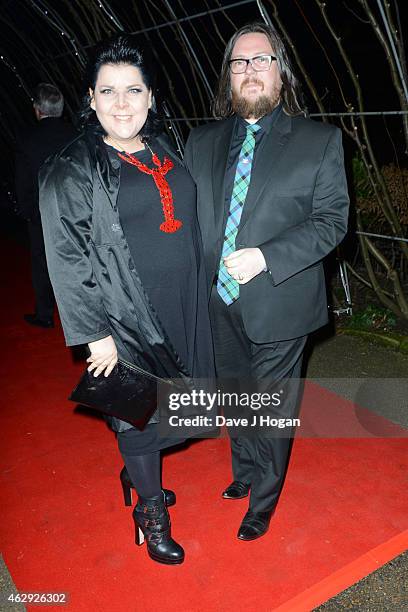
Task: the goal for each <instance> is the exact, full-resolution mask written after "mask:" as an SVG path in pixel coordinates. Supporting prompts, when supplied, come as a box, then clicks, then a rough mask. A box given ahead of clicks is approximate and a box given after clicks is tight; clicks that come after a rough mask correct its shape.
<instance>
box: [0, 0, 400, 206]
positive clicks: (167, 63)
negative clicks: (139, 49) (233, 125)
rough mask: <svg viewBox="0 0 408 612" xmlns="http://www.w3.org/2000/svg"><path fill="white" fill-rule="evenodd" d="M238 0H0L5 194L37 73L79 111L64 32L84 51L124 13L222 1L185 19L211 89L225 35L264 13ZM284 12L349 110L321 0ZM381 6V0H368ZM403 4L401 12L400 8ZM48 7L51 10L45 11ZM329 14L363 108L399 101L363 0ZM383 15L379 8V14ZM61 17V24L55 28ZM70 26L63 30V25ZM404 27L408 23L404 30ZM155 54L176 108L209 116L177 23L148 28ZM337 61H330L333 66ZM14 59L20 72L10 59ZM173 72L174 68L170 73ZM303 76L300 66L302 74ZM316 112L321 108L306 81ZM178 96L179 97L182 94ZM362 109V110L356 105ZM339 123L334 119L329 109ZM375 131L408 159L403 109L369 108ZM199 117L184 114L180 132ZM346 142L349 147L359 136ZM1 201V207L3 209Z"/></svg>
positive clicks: (325, 95)
mask: <svg viewBox="0 0 408 612" xmlns="http://www.w3.org/2000/svg"><path fill="white" fill-rule="evenodd" d="M233 4H235V3H234V2H232V1H231V0H223V1H222V2H218V1H217V0H195V1H194V2H192V1H191V2H181V1H180V0H171V1H170V2H167V3H166V2H165V1H161V0H157V1H156V2H154V3H153V2H150V1H146V0H133V1H132V0H120V1H119V0H110V1H109V2H107V1H105V0H104V1H103V7H104V8H106V9H107V10H108V11H111V13H112V15H113V16H114V19H111V18H110V17H109V16H108V15H107V14H106V12H104V10H103V8H101V7H100V6H99V3H98V2H97V1H96V0H95V1H93V0H76V1H70V0H58V2H46V1H45V0H33V1H31V0H3V2H1V11H0V28H1V43H0V54H1V55H2V61H0V78H1V83H2V87H1V93H0V113H1V114H0V120H1V126H2V128H1V133H0V155H1V168H2V177H1V184H2V191H3V195H2V202H3V206H9V202H5V196H4V191H5V187H7V188H10V186H11V185H12V176H13V143H14V139H15V136H16V134H18V133H19V131H20V130H24V127H25V126H27V125H28V124H30V123H32V122H34V116H33V112H32V103H31V100H30V95H31V92H32V90H33V88H34V87H35V85H36V84H37V83H38V82H40V81H51V82H54V83H55V84H56V85H57V86H59V87H60V88H61V89H62V91H63V93H64V95H65V97H66V116H67V118H70V119H73V118H74V116H75V111H76V109H77V106H78V101H79V97H80V94H81V73H82V67H81V65H80V63H79V62H78V59H77V57H76V56H75V54H74V50H73V48H72V45H71V44H70V43H69V41H68V40H67V38H69V37H72V38H73V39H74V40H75V45H76V48H77V49H78V51H79V52H80V53H83V54H84V56H85V54H86V53H87V52H88V51H89V49H90V47H91V46H92V45H93V44H94V43H95V42H96V40H98V39H99V38H104V37H106V36H108V35H109V32H111V33H114V32H117V31H118V28H117V27H115V26H114V25H112V24H113V23H114V20H115V19H117V20H118V21H119V22H120V23H122V25H123V26H124V28H125V30H127V31H138V30H141V29H144V28H152V27H154V26H155V25H157V24H162V23H165V22H166V21H170V20H171V19H172V18H173V16H174V15H173V16H172V15H171V12H170V10H169V5H170V9H171V10H173V11H174V14H175V15H176V17H177V18H185V17H186V16H187V15H194V14H198V13H201V12H205V11H207V10H210V9H217V8H219V7H225V9H226V10H225V13H224V12H216V13H214V14H212V15H207V16H202V17H199V18H197V19H194V20H192V21H184V22H183V23H182V28H183V31H184V33H185V34H186V35H187V37H188V40H189V42H190V44H191V45H192V47H193V49H194V52H195V53H196V55H197V57H198V59H199V61H200V63H201V64H202V66H203V69H204V71H205V74H206V77H207V79H208V82H209V84H210V85H211V87H212V88H213V89H214V88H215V84H216V80H217V74H218V71H219V68H220V65H221V59H222V54H223V48H224V44H223V42H222V40H221V36H222V37H223V38H224V39H225V40H228V38H229V37H230V36H231V35H232V33H233V32H234V30H235V28H236V27H240V26H241V25H243V24H245V23H246V22H248V21H253V20H256V19H258V20H261V15H260V12H259V9H258V6H257V3H256V2H247V3H245V4H241V5H240V6H235V7H234V6H232V8H229V9H227V8H226V7H228V6H231V5H233ZM406 4H407V3H406V2H403V1H402V0H400V1H399V2H398V1H396V0H391V6H392V8H393V10H394V15H395V18H396V21H398V19H397V17H398V13H399V18H400V21H401V23H402V24H403V23H404V22H405V21H406V19H405V18H406V13H407V11H406ZM263 5H264V8H265V10H266V11H267V13H268V15H269V16H270V18H271V19H272V21H274V18H273V6H272V3H269V2H268V1H264V2H263ZM275 5H276V8H277V10H278V13H279V18H280V19H281V21H282V23H283V24H284V26H285V28H286V29H287V31H288V33H289V35H290V37H291V39H292V41H293V43H294V44H295V47H296V49H297V51H298V53H299V55H300V57H301V59H302V61H303V64H304V66H305V69H306V71H307V72H308V74H309V75H310V77H311V78H312V80H313V82H314V84H315V87H316V90H317V92H318V94H319V96H320V98H321V99H322V102H323V104H324V107H325V110H326V111H327V112H336V111H339V112H344V111H345V110H346V109H345V105H344V103H343V101H342V98H341V95H340V89H339V85H338V82H340V83H341V87H342V88H343V91H344V93H345V96H346V99H347V101H350V102H353V103H354V106H355V108H356V106H357V105H356V103H355V93H354V89H353V86H352V83H351V80H350V78H349V75H348V74H347V70H346V69H345V66H344V63H343V61H342V59H341V57H340V55H339V52H338V50H337V49H336V46H335V44H334V42H333V39H332V37H331V35H330V33H329V32H328V30H327V27H326V25H325V24H324V22H323V19H322V16H321V13H320V10H319V8H318V6H317V4H316V2H315V0H277V1H276V2H275ZM371 6H372V8H373V9H375V8H376V2H375V1H374V0H371ZM397 9H398V11H397ZM45 10H48V14H47V15H45V14H44V11H45ZM326 10H327V14H328V16H329V18H330V20H331V22H332V25H333V27H334V28H335V30H336V32H337V33H338V35H339V36H341V38H342V41H343V44H344V47H345V49H346V51H347V53H348V55H349V57H350V59H351V61H352V64H353V67H354V69H355V71H356V72H357V73H358V75H359V80H360V83H361V86H362V89H363V96H364V104H365V110H366V111H385V110H398V109H399V108H400V106H399V102H398V98H397V96H396V94H395V90H394V88H393V85H392V82H391V78H390V72H389V67H388V65H387V62H386V59H385V55H384V52H383V50H382V48H381V46H380V45H379V43H378V41H377V39H376V37H375V35H374V33H373V30H372V27H371V25H370V24H369V23H366V22H364V15H363V12H362V9H361V6H360V3H359V2H358V1H357V0H344V1H343V0H328V1H327V2H326ZM376 17H377V18H378V19H379V20H380V16H379V14H378V13H376ZM58 26H60V27H58ZM61 26H62V27H63V28H64V30H65V32H66V35H64V36H61V30H62V27H61ZM403 34H405V32H404V33H403ZM141 36H147V37H148V40H149V42H150V43H151V45H152V46H153V48H154V49H155V51H156V53H157V61H158V64H159V65H160V70H161V75H160V79H159V83H160V89H161V95H162V97H163V98H164V99H165V100H167V102H168V106H169V110H170V112H171V113H172V115H173V116H176V117H180V116H184V117H204V116H209V115H210V110H209V108H210V95H209V93H208V91H206V89H205V87H204V85H203V83H202V81H201V80H200V77H199V75H198V73H197V71H193V70H192V67H191V63H190V62H189V60H188V59H187V57H186V51H185V47H184V46H182V44H181V41H180V35H179V33H178V31H177V28H175V27H174V26H171V27H170V26H165V27H163V28H160V29H159V30H154V29H152V30H150V31H148V32H147V33H146V34H141ZM330 64H331V65H330ZM10 65H11V66H15V72H14V71H13V70H12V69H11V68H10V67H9V66H10ZM166 75H167V76H166ZM299 76H300V77H301V76H302V75H301V74H299ZM304 91H305V94H306V96H305V97H306V100H307V106H308V109H309V112H311V113H313V112H316V111H317V110H318V109H317V108H316V105H315V103H314V101H313V99H312V97H311V95H310V93H309V92H308V90H307V88H306V87H304ZM175 100H177V102H175ZM356 110H357V109H356ZM330 121H334V122H335V123H337V124H338V125H340V123H339V120H338V119H337V118H330ZM367 121H368V125H369V129H370V136H371V138H372V141H373V145H374V147H375V149H376V153H377V157H378V160H379V162H380V164H382V163H387V162H393V161H394V162H396V161H397V157H398V161H399V163H400V164H401V165H403V166H406V155H405V154H404V146H403V139H402V129H401V128H402V122H401V118H400V117H390V116H387V117H374V118H372V117H370V118H368V119H367ZM196 124H197V122H196V121H189V122H179V123H178V125H180V126H181V130H182V133H183V136H185V135H186V134H187V132H188V129H189V128H190V127H192V126H194V125H196ZM344 140H345V148H346V151H347V153H348V155H351V154H352V151H353V144H352V142H347V140H350V139H348V138H347V137H345V139H344ZM3 206H2V208H3Z"/></svg>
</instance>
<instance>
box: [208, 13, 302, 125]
mask: <svg viewBox="0 0 408 612" xmlns="http://www.w3.org/2000/svg"><path fill="white" fill-rule="evenodd" d="M254 33H259V34H265V36H266V37H267V38H268V40H269V42H270V43H271V47H272V49H273V53H274V55H275V57H276V58H277V63H278V69H279V73H280V76H281V79H282V90H281V96H280V97H281V102H282V106H283V110H284V111H285V112H286V113H287V114H288V115H299V114H303V113H304V112H305V111H304V107H303V100H302V92H301V89H300V84H299V81H298V80H297V78H296V77H295V75H294V72H293V68H292V65H291V61H290V59H289V56H288V53H287V51H286V48H285V45H284V43H283V40H282V38H281V37H280V36H279V34H278V32H277V31H276V30H275V29H274V28H273V27H272V26H271V25H266V24H265V23H261V22H255V23H249V24H247V25H245V26H243V27H242V28H240V29H239V30H238V31H237V32H235V34H234V35H233V36H232V38H231V39H230V40H229V42H228V44H227V47H226V49H225V53H224V59H223V61H222V67H221V75H220V79H219V82H218V90H217V94H216V96H215V99H214V103H213V109H212V110H213V115H214V117H216V118H217V119H225V118H226V117H229V116H230V115H232V113H233V110H232V104H231V76H230V74H231V73H230V67H229V65H228V61H229V60H230V59H231V54H232V50H233V48H234V45H235V43H236V42H237V40H238V38H239V37H240V36H242V35H243V34H254Z"/></svg>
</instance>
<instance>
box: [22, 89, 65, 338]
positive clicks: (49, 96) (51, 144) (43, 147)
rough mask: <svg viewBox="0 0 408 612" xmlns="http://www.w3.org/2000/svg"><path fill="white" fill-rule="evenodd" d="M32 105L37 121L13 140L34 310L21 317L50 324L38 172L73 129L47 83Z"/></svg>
mask: <svg viewBox="0 0 408 612" xmlns="http://www.w3.org/2000/svg"><path fill="white" fill-rule="evenodd" d="M33 107H34V113H35V117H36V120H37V124H36V125H35V126H33V127H32V128H31V129H28V130H26V131H25V132H24V134H23V135H22V136H21V137H20V138H18V139H17V146H16V156H15V189H16V195H17V206H18V209H19V211H20V213H21V215H22V216H23V217H24V218H25V219H26V220H27V222H28V232H29V237H30V250H31V278H32V284H33V289H34V295H35V310H34V313H33V314H26V315H24V319H25V321H26V322H27V323H29V324H30V325H36V326H38V327H53V326H54V320H53V318H54V305H55V299H54V293H53V290H52V287H51V283H50V278H49V275H48V270H47V262H46V258H45V250H44V238H43V231H42V226H41V218H40V211H39V208H38V173H39V170H40V167H41V165H42V164H43V163H44V161H45V160H46V159H47V157H49V156H50V155H52V154H53V153H56V152H57V151H58V150H59V149H61V148H62V147H63V146H64V145H65V144H67V143H68V142H69V141H70V140H72V139H73V138H74V137H75V135H76V131H75V130H74V128H73V127H72V126H71V125H70V124H68V123H66V122H64V121H63V120H62V118H61V116H62V113H63V110H64V97H63V95H62V93H61V92H60V90H59V89H58V88H57V87H55V86H54V85H52V84H51V83H40V84H39V85H37V87H36V88H35V92H34V100H33Z"/></svg>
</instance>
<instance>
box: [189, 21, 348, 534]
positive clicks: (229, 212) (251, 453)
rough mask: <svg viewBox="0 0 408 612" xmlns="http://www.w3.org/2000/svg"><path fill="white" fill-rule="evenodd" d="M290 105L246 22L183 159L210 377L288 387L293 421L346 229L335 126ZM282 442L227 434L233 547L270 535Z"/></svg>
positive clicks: (259, 29) (258, 34)
mask: <svg viewBox="0 0 408 612" xmlns="http://www.w3.org/2000/svg"><path fill="white" fill-rule="evenodd" d="M299 100H300V97H299V87H298V84H297V81H296V79H295V77H294V75H293V72H292V69H291V66H290V62H289V60H288V57H287V53H286V51H285V48H284V45H283V42H282V40H281V39H280V37H279V35H278V34H277V32H276V31H275V30H274V29H273V28H271V27H269V26H267V25H264V24H261V23H259V24H257V23H255V24H250V25H247V26H245V27H243V28H241V29H240V30H239V31H238V32H236V33H235V35H234V36H233V37H232V38H231V40H230V41H229V43H228V45H227V48H226V51H225V56H224V61H223V65H222V71H221V76H220V81H219V89H218V93H217V97H216V100H215V112H216V114H217V116H218V117H222V118H223V121H217V122H214V123H211V124H209V125H205V126H202V127H199V128H197V129H195V130H193V131H192V133H191V135H190V137H189V139H188V142H187V145H186V152H185V160H186V163H187V166H188V168H189V170H190V172H191V174H192V176H193V177H194V179H195V181H196V183H197V190H198V216H199V221H200V226H201V231H202V238H203V243H204V251H205V258H206V268H207V273H208V280H209V285H210V286H211V301H210V311H211V318H212V325H213V333H214V344H215V354H216V366H217V373H218V376H219V377H221V378H229V379H231V378H236V379H239V380H241V379H243V378H245V377H247V378H248V377H251V378H252V379H254V380H255V381H257V383H258V384H259V385H260V386H261V387H262V385H263V389H265V388H268V385H270V388H274V389H280V387H279V386H278V387H276V386H274V384H275V383H276V382H279V381H281V382H282V385H281V387H282V388H286V387H284V385H283V382H284V381H288V380H289V382H290V383H291V384H290V385H289V386H288V388H289V389H290V391H291V392H290V393H289V394H288V397H287V400H286V401H283V402H282V406H281V415H283V416H285V417H292V418H293V417H295V416H296V414H297V406H298V396H299V390H300V379H299V377H300V368H301V361H302V354H303V350H304V346H305V343H306V339H307V335H308V334H309V333H310V332H311V331H313V330H315V329H317V328H319V327H321V326H322V325H324V324H325V323H326V322H327V303H326V291H325V281H324V272H323V265H322V259H323V258H324V257H325V255H327V254H328V253H329V252H330V251H331V250H332V249H334V247H335V246H336V245H337V244H338V243H339V242H340V240H341V239H342V237H343V236H344V234H345V232H346V227H347V212H348V203H349V201H348V196H347V186H346V178H345V173H344V164H343V151H342V144H341V133H340V130H338V129H337V128H335V127H333V126H330V125H326V124H323V123H319V122H314V121H311V120H310V119H306V118H304V116H302V114H303V113H302V109H301V106H300V101H299ZM278 411H279V409H278ZM278 413H279V412H278ZM278 413H277V414H278ZM290 446H291V433H289V435H288V434H286V436H284V437H278V436H271V435H268V434H265V433H263V430H262V428H261V427H259V428H258V430H257V435H255V436H250V435H249V434H248V435H246V436H245V435H242V428H241V431H240V433H239V436H238V437H234V433H233V432H232V433H231V451H232V471H233V478H234V481H233V482H232V484H231V485H230V486H229V487H228V488H227V489H226V490H225V491H224V493H223V497H224V498H226V499H239V498H242V497H245V496H247V495H248V493H249V491H250V492H251V495H250V501H249V509H248V511H247V513H246V514H245V516H244V518H243V521H242V524H241V526H240V528H239V531H238V538H239V539H241V540H253V539H255V538H258V537H260V536H262V535H264V534H265V533H266V531H267V530H268V527H269V521H270V518H271V516H272V514H273V512H274V509H275V507H276V504H277V502H278V498H279V495H280V492H281V489H282V485H283V480H284V476H285V471H286V467H287V463H288V458H289V451H290Z"/></svg>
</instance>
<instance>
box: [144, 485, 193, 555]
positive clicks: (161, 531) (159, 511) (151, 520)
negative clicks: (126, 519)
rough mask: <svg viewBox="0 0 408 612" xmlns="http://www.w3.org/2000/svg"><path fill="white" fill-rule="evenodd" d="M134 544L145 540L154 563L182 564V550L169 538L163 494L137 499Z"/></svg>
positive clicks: (168, 522) (168, 525)
mask: <svg viewBox="0 0 408 612" xmlns="http://www.w3.org/2000/svg"><path fill="white" fill-rule="evenodd" d="M133 520H134V522H135V542H136V544H137V545H138V546H141V544H143V542H144V541H145V540H146V542H147V552H148V553H149V555H150V557H151V558H152V559H153V560H154V561H158V562H159V563H166V564H167V565H173V564H176V563H183V561H184V550H183V549H182V547H181V546H180V544H177V542H175V541H174V540H173V538H172V537H171V527H170V517H169V513H168V511H167V508H166V506H165V504H164V494H162V495H158V496H157V497H139V499H138V502H137V505H136V506H135V508H134V510H133Z"/></svg>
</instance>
